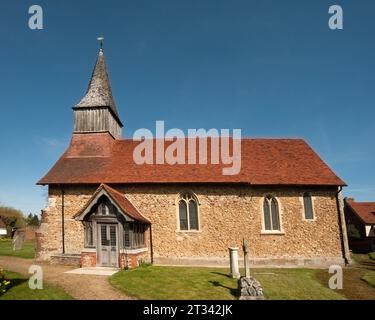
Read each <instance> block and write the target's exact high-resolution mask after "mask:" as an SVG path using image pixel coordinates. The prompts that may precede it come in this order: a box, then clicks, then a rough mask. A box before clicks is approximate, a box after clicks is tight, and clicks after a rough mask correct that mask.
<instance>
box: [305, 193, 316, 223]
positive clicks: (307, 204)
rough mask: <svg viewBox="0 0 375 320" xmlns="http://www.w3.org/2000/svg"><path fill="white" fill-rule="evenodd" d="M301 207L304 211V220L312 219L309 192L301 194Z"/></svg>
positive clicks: (312, 212) (312, 211) (311, 203)
mask: <svg viewBox="0 0 375 320" xmlns="http://www.w3.org/2000/svg"><path fill="white" fill-rule="evenodd" d="M303 207H304V211H305V219H306V220H312V219H314V210H313V202H312V197H311V194H310V193H309V192H305V193H304V194H303Z"/></svg>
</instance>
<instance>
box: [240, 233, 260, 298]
mask: <svg viewBox="0 0 375 320" xmlns="http://www.w3.org/2000/svg"><path fill="white" fill-rule="evenodd" d="M242 249H243V253H244V267H245V276H244V277H241V278H240V279H239V280H238V289H239V291H240V300H264V295H263V288H262V286H261V284H260V283H259V281H258V280H256V279H255V278H253V277H251V275H250V263H249V245H248V244H247V241H246V240H245V239H243V246H242Z"/></svg>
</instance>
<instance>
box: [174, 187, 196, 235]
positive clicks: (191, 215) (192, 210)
mask: <svg viewBox="0 0 375 320" xmlns="http://www.w3.org/2000/svg"><path fill="white" fill-rule="evenodd" d="M178 212H179V219H180V230H198V229H199V223H198V202H197V200H196V198H195V197H194V196H193V195H191V194H190V193H184V194H183V195H181V196H180V199H179V201H178Z"/></svg>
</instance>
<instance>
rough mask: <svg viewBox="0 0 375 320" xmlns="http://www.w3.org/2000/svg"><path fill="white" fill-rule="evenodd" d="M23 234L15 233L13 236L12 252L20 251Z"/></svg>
mask: <svg viewBox="0 0 375 320" xmlns="http://www.w3.org/2000/svg"><path fill="white" fill-rule="evenodd" d="M23 242H24V233H21V232H17V231H16V233H15V234H14V236H13V251H17V250H22V247H23Z"/></svg>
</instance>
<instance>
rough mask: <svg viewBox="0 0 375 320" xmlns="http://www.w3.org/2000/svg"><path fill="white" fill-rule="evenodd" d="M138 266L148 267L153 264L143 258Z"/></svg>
mask: <svg viewBox="0 0 375 320" xmlns="http://www.w3.org/2000/svg"><path fill="white" fill-rule="evenodd" d="M138 266H139V268H146V267H149V266H151V263H149V262H146V261H145V260H143V259H140V260H139V262H138Z"/></svg>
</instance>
